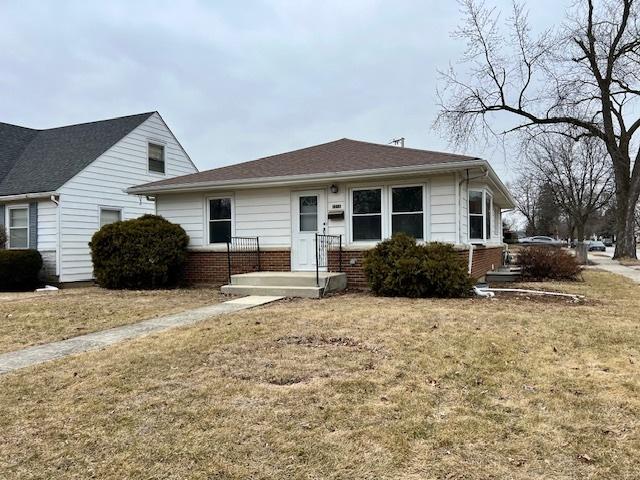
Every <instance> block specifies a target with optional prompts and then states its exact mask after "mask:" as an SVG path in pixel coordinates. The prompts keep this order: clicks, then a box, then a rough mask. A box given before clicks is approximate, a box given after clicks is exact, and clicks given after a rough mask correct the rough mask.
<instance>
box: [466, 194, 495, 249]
mask: <svg viewBox="0 0 640 480" xmlns="http://www.w3.org/2000/svg"><path fill="white" fill-rule="evenodd" d="M471 192H481V193H482V214H479V213H471V208H470V207H469V198H470V197H471ZM487 195H488V196H489V197H490V198H491V203H490V205H489V210H490V211H489V222H490V228H491V232H492V233H493V229H494V228H495V225H494V223H495V222H494V221H493V212H494V207H493V193H492V192H491V191H489V190H488V189H487V188H485V187H476V188H473V187H470V188H469V189H468V191H467V216H468V218H467V238H468V239H469V243H476V244H485V243H487V242H490V241H491V237H487V212H486V209H487V208H486V207H487ZM471 217H482V238H472V237H471Z"/></svg>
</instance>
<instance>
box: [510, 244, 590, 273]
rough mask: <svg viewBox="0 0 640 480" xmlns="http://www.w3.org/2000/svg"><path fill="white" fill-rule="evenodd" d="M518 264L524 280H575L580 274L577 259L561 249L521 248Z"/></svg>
mask: <svg viewBox="0 0 640 480" xmlns="http://www.w3.org/2000/svg"><path fill="white" fill-rule="evenodd" d="M518 264H519V265H520V267H522V277H523V278H524V279H525V280H534V281H542V280H576V279H577V278H578V276H579V275H580V272H581V268H580V265H579V264H578V261H577V259H576V258H575V257H574V256H573V255H571V254H570V253H569V252H567V251H566V250H563V249H561V248H549V247H526V248H523V249H521V250H520V252H519V253H518Z"/></svg>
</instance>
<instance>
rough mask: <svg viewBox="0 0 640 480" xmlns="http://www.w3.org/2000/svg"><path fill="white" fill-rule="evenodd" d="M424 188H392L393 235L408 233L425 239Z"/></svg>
mask: <svg viewBox="0 0 640 480" xmlns="http://www.w3.org/2000/svg"><path fill="white" fill-rule="evenodd" d="M423 190H424V189H423V187H422V186H406V187H404V186H403V187H392V188H391V234H392V235H393V234H396V233H406V234H407V235H410V236H412V237H413V238H415V239H416V240H423V239H424V201H423V198H424V191H423Z"/></svg>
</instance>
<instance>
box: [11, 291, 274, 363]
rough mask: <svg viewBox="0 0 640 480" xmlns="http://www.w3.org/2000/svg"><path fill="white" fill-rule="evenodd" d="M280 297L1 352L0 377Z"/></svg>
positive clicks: (254, 299)
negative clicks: (14, 371)
mask: <svg viewBox="0 0 640 480" xmlns="http://www.w3.org/2000/svg"><path fill="white" fill-rule="evenodd" d="M282 298H283V297H277V296H250V297H245V298H236V299H234V300H229V301H228V302H223V303H218V304H215V305H209V306H207V307H201V308H196V309H193V310H187V311H186V312H180V313H174V314H173V315H166V316H163V317H156V318H151V319H149V320H144V321H142V322H138V323H134V324H131V325H123V326H121V327H116V328H110V329H109V330H103V331H101V332H94V333H88V334H86V335H79V336H77V337H73V338H69V339H67V340H62V341H60V342H53V343H46V344H44V345H37V346H35V347H29V348H24V349H22V350H16V351H13V352H7V353H3V354H0V375H2V374H3V373H8V372H11V371H13V370H18V369H20V368H25V367H29V366H31V365H36V364H38V363H43V362H48V361H51V360H56V359H58V358H63V357H66V356H68V355H73V354H76V353H82V352H86V351H89V350H96V349H99V348H103V347H106V346H109V345H113V344H116V343H120V342H123V341H125V340H130V339H133V338H138V337H142V336H144V335H149V334H150V333H156V332H161V331H163V330H168V329H170V328H175V327H183V326H186V325H191V324H193V323H196V322H201V321H203V320H206V319H208V318H211V317H215V316H217V315H222V314H224V313H232V312H237V311H239V310H245V309H247V308H252V307H257V306H259V305H265V304H267V303H271V302H275V301H276V300H280V299H282Z"/></svg>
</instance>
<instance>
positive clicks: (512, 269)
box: [484, 266, 522, 284]
mask: <svg viewBox="0 0 640 480" xmlns="http://www.w3.org/2000/svg"><path fill="white" fill-rule="evenodd" d="M484 279H485V282H487V283H489V284H491V283H513V282H517V281H518V280H520V279H522V269H521V268H520V267H517V266H505V267H500V268H499V269H498V270H494V271H492V272H487V274H486V275H485V277H484Z"/></svg>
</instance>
